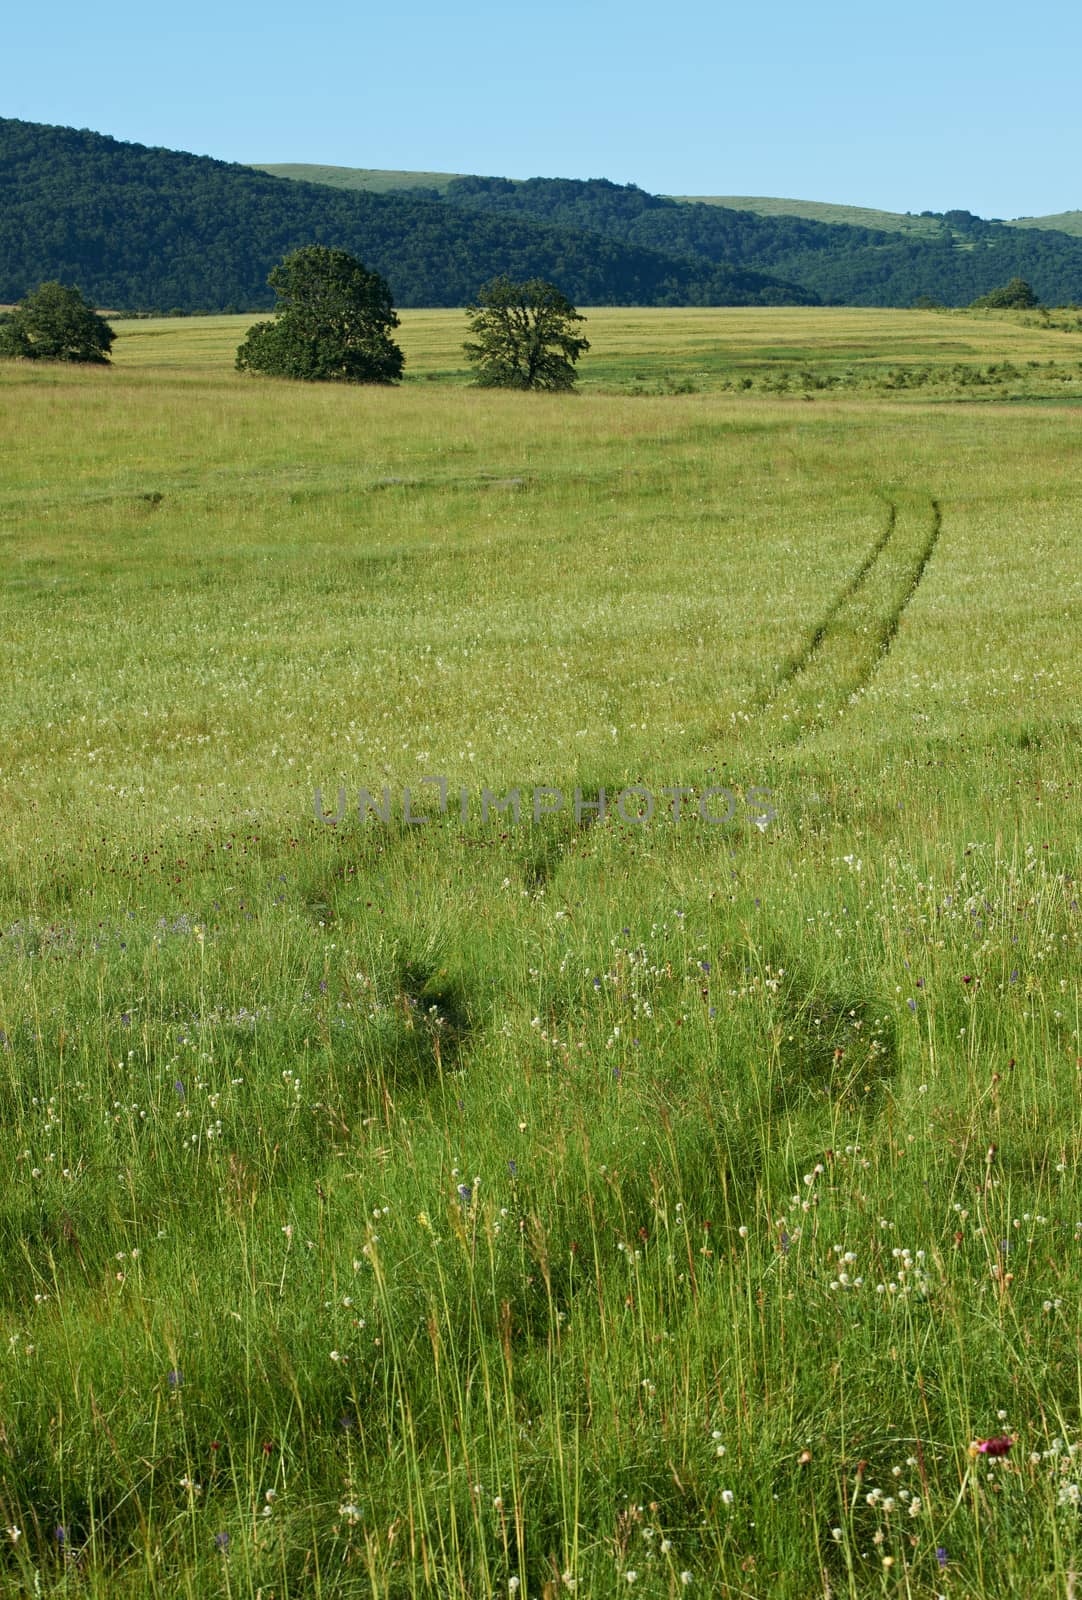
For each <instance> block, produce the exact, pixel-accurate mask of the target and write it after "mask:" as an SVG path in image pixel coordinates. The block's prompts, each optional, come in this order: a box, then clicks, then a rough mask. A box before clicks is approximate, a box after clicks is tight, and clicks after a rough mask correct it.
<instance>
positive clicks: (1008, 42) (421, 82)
mask: <svg viewBox="0 0 1082 1600" xmlns="http://www.w3.org/2000/svg"><path fill="white" fill-rule="evenodd" d="M47 18H48V22H47V28H48V37H47V39H43V32H44V25H43V23H42V21H41V20H40V13H38V14H35V12H34V8H32V7H30V6H28V5H23V6H17V7H12V8H11V9H10V11H9V14H8V16H7V18H6V19H5V26H4V55H5V58H6V61H7V63H8V71H7V72H6V73H5V80H6V81H5V87H6V90H7V93H6V96H5V102H4V106H3V114H4V115H6V116H14V117H23V118H26V119H27V120H28V121H33V122H51V123H61V124H67V125H71V126H75V127H85V128H93V129H95V130H96V131H98V132H101V133H109V134H112V135H114V136H115V137H116V138H120V139H131V140H135V141H137V142H139V143H142V144H153V145H166V146H168V147H170V148H173V149H179V150H191V151H195V152H196V153H198V154H201V155H214V156H218V157H221V158H223V159H225V160H233V161H319V162H329V163H333V164H336V165H340V166H365V167H396V168H409V169H412V168H421V169H425V170H430V171H432V170H435V171H451V172H481V173H501V174H506V175H507V176H510V177H520V178H523V177H532V176H536V175H540V176H544V177H554V176H563V177H576V178H590V177H607V178H612V179H613V180H614V181H616V182H618V183H628V182H634V183H638V184H641V185H642V186H643V187H644V188H647V189H652V190H657V191H660V192H664V193H680V194H760V195H779V196H785V197H799V198H804V199H814V200H830V201H835V202H839V203H846V204H850V205H876V206H882V207H884V208H886V209H888V210H897V211H921V210H924V209H925V208H927V209H930V210H935V211H942V210H946V209H948V208H950V207H952V206H958V207H965V208H968V209H969V210H971V211H975V212H977V213H979V214H980V215H982V216H998V217H1013V216H1019V215H1026V214H1028V215H1038V214H1041V213H1044V212H1049V211H1062V210H1069V209H1078V208H1082V161H1080V159H1079V158H1080V154H1082V150H1080V146H1082V138H1080V135H1082V94H1080V93H1079V88H1078V80H1079V76H1080V63H1082V5H1079V4H1077V3H1075V4H1072V5H1070V6H1068V5H1067V4H1065V3H1063V0H1049V3H1048V4H1046V5H1045V6H1043V7H1042V8H1040V9H1039V10H1037V11H1033V10H1030V9H1029V8H1028V7H1022V6H1019V5H1017V4H1016V3H1014V4H1010V5H1007V4H1005V3H1003V0H993V3H990V4H984V5H980V4H976V3H974V0H939V3H938V4H932V3H929V0H907V3H906V4H905V5H903V6H897V7H884V6H882V5H878V4H876V0H868V3H860V4H858V3H855V0H823V3H820V4H815V3H807V0H806V3H802V4H795V3H792V0H780V3H773V4H770V3H767V4H766V5H760V6H759V7H757V8H756V9H755V10H754V11H753V10H752V8H751V6H750V5H748V4H744V5H741V6H739V7H737V6H734V5H732V4H730V3H729V0H719V3H717V0H716V3H714V4H706V3H699V0H674V3H672V4H669V5H667V6H666V5H658V4H651V5H647V4H645V3H643V0H625V3H623V4H617V3H615V0H578V3H576V4H571V3H568V0H551V3H550V4H548V5H545V6H521V5H518V4H512V5H508V4H500V5H497V4H494V3H490V0H482V3H476V0H473V3H470V0H468V3H467V4H466V5H465V7H464V8H462V9H457V8H455V7H452V6H449V5H447V4H446V3H445V0H441V3H434V0H416V3H414V4H412V5H409V6H408V7H406V8H404V9H401V10H395V9H392V8H391V7H388V6H380V7H375V6H371V5H367V4H365V3H363V0H361V3H357V4H353V5H346V4H344V3H335V0H312V3H311V4H309V5H308V6H298V5H296V4H295V3H294V4H291V5H289V6H286V5H283V4H280V3H279V0H269V3H266V4H261V5H259V6H256V5H254V4H252V3H251V0H236V3H233V4H226V5H222V4H217V5H211V4H210V3H209V0H190V3H189V4H188V5H187V6H185V7H180V6H172V7H170V8H168V10H162V9H161V8H158V7H154V6H153V5H152V6H149V7H148V6H147V5H146V4H145V3H140V4H134V3H131V0H122V3H119V4H114V5H111V6H104V7H102V8H98V7H95V6H88V5H86V4H85V0H80V3H79V4H78V5H77V4H75V3H74V0H59V3H58V4H54V5H52V6H50V7H49V8H48V12H47ZM20 62H22V63H24V67H25V70H23V69H20V68H19V65H18V64H19V63H20ZM12 67H14V68H15V69H16V70H14V71H13V70H11V69H12ZM43 68H44V69H45V70H42V69H43Z"/></svg>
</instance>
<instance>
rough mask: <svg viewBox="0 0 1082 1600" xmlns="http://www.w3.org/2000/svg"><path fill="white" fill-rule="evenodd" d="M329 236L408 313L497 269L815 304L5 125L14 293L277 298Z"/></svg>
mask: <svg viewBox="0 0 1082 1600" xmlns="http://www.w3.org/2000/svg"><path fill="white" fill-rule="evenodd" d="M313 243H315V244H329V245H336V246H339V247H341V248H344V249H347V250H350V251H352V252H353V253H354V254H356V255H358V256H360V257H361V259H362V260H364V261H365V263H366V264H367V265H368V266H370V267H373V268H375V269H376V270H377V271H378V272H381V273H382V274H383V275H384V276H385V277H386V278H387V280H388V282H389V283H390V285H391V290H392V293H393V295H394V299H395V303H396V304H397V305H400V306H456V305H465V304H467V303H468V302H469V301H470V300H472V299H473V297H474V296H475V295H476V294H477V291H478V289H479V288H480V286H481V284H482V283H484V282H485V281H486V280H487V279H488V278H491V277H493V276H494V275H495V274H496V273H498V272H508V273H510V274H512V275H513V276H515V277H533V276H540V277H544V278H548V279H550V280H551V281H553V282H555V283H557V284H558V285H559V286H560V288H561V289H562V290H563V291H564V293H565V294H567V295H568V296H569V297H570V298H571V299H572V300H575V301H577V302H578V303H579V304H581V305H784V304H796V305H803V304H812V303H815V301H816V299H817V296H816V294H815V292H814V291H813V290H808V289H804V288H802V287H800V286H799V285H796V284H793V283H789V282H786V281H784V280H783V279H781V278H779V277H778V276H777V275H775V274H771V273H766V272H762V271H759V270H757V269H751V268H738V267H733V266H730V265H729V264H728V263H727V262H724V261H722V260H720V259H719V260H717V261H709V260H707V259H706V258H704V257H703V256H701V255H690V256H686V257H684V256H680V255H679V254H678V253H673V252H671V251H664V250H660V249H655V248H653V247H652V246H650V245H648V244H638V243H634V242H631V241H628V242H626V243H625V242H623V241H621V240H619V239H616V238H614V237H612V236H611V235H606V234H605V233H604V232H602V231H600V230H596V231H590V230H584V229H583V228H582V227H568V226H565V225H562V224H560V223H557V222H545V221H544V220H543V219H538V218H533V217H530V216H527V215H518V216H515V215H499V214H496V213H493V214H489V215H485V214H483V213H482V211H481V210H480V208H477V207H474V208H466V207H460V206H450V205H447V204H446V203H445V202H443V201H441V200H439V199H438V198H418V197H415V196H411V195H408V194H397V193H388V194H366V193H353V192H349V191H346V190H343V189H337V188H332V187H328V186H326V185H322V184H313V183H297V182H292V181H288V180H286V179H284V178H276V177H271V176H270V175H269V174H267V173H263V172H257V171H255V170H254V169H253V168H251V167H246V166H240V165H235V164H232V163H229V162H225V161H215V160H212V159H211V158H210V157H208V156H193V155H186V154H184V153H182V152H179V151H175V150H161V149H150V148H148V147H147V146H146V145H140V144H125V143H121V142H120V141H118V140H116V139H110V138H108V137H106V136H105V135H103V134H98V133H90V132H88V131H87V130H85V129H83V130H76V129H74V128H56V127H45V126H42V125H41V124H38V123H30V122H19V121H15V120H12V119H0V301H6V300H15V299H18V298H19V297H20V296H21V295H23V294H25V293H26V291H27V290H28V289H31V288H33V287H34V286H35V285H36V284H38V283H40V282H42V281H43V280H45V279H49V278H58V279H60V280H61V281H63V282H66V283H74V284H77V285H78V286H79V287H80V288H81V289H82V290H83V292H84V293H85V294H87V295H88V296H89V297H90V298H91V299H93V300H94V301H95V302H96V303H97V304H98V305H108V306H122V307H126V308H129V309H155V308H160V309H162V310H166V311H168V310H174V309H176V310H181V311H195V310H204V311H215V310H229V309H231V308H235V309H238V310H248V309H253V310H254V309H261V308H263V307H268V306H270V305H271V304H272V303H273V300H274V296H273V294H272V291H271V290H270V289H269V288H268V287H267V281H266V280H267V274H268V272H269V271H270V269H271V267H272V266H274V264H275V262H277V261H279V260H280V259H281V258H282V256H284V255H285V254H287V253H288V252H289V251H290V250H294V249H296V248H298V247H299V246H301V245H305V244H313Z"/></svg>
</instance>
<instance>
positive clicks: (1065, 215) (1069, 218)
mask: <svg viewBox="0 0 1082 1600" xmlns="http://www.w3.org/2000/svg"><path fill="white" fill-rule="evenodd" d="M673 198H674V199H677V200H686V201H688V202H695V203H697V204H699V205H707V206H731V207H732V208H733V209H734V210H736V211H754V212H757V213H758V215H759V216H763V217H809V218H810V219H811V220H812V221H813V222H841V223H849V224H850V225H852V226H853V227H859V228H880V229H882V231H883V232H884V233H915V234H930V235H935V234H938V233H939V231H940V228H941V224H940V222H939V219H938V218H936V217H921V216H914V215H912V214H911V213H909V212H901V211H877V210H875V209H873V208H870V207H868V206H843V205H832V204H830V203H829V202H828V201H820V200H779V199H774V198H766V197H765V196H761V195H746V194H729V195H704V194H681V195H675V196H674V197H673ZM1008 226H1009V227H1012V228H1049V229H1051V230H1052V231H1054V232H1058V233H1070V234H1074V235H1075V236H1082V211H1060V212H1057V213H1056V214H1055V215H1053V216H1047V217H1015V218H1013V219H1011V220H1010V221H1009V223H1008Z"/></svg>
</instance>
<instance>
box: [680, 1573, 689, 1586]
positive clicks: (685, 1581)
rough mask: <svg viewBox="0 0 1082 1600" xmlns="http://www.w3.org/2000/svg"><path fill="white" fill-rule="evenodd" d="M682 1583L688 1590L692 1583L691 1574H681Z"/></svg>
mask: <svg viewBox="0 0 1082 1600" xmlns="http://www.w3.org/2000/svg"><path fill="white" fill-rule="evenodd" d="M680 1582H681V1583H682V1584H683V1585H684V1588H685V1589H686V1588H687V1586H688V1584H689V1583H690V1582H691V1573H690V1572H682V1573H681V1574H680Z"/></svg>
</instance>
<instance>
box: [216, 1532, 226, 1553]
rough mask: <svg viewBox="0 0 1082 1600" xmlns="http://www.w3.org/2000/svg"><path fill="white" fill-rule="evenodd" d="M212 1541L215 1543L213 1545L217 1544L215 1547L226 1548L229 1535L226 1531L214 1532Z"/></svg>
mask: <svg viewBox="0 0 1082 1600" xmlns="http://www.w3.org/2000/svg"><path fill="white" fill-rule="evenodd" d="M214 1543H215V1545H216V1546H217V1548H218V1549H219V1550H228V1549H229V1535H228V1533H216V1534H215V1535H214Z"/></svg>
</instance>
